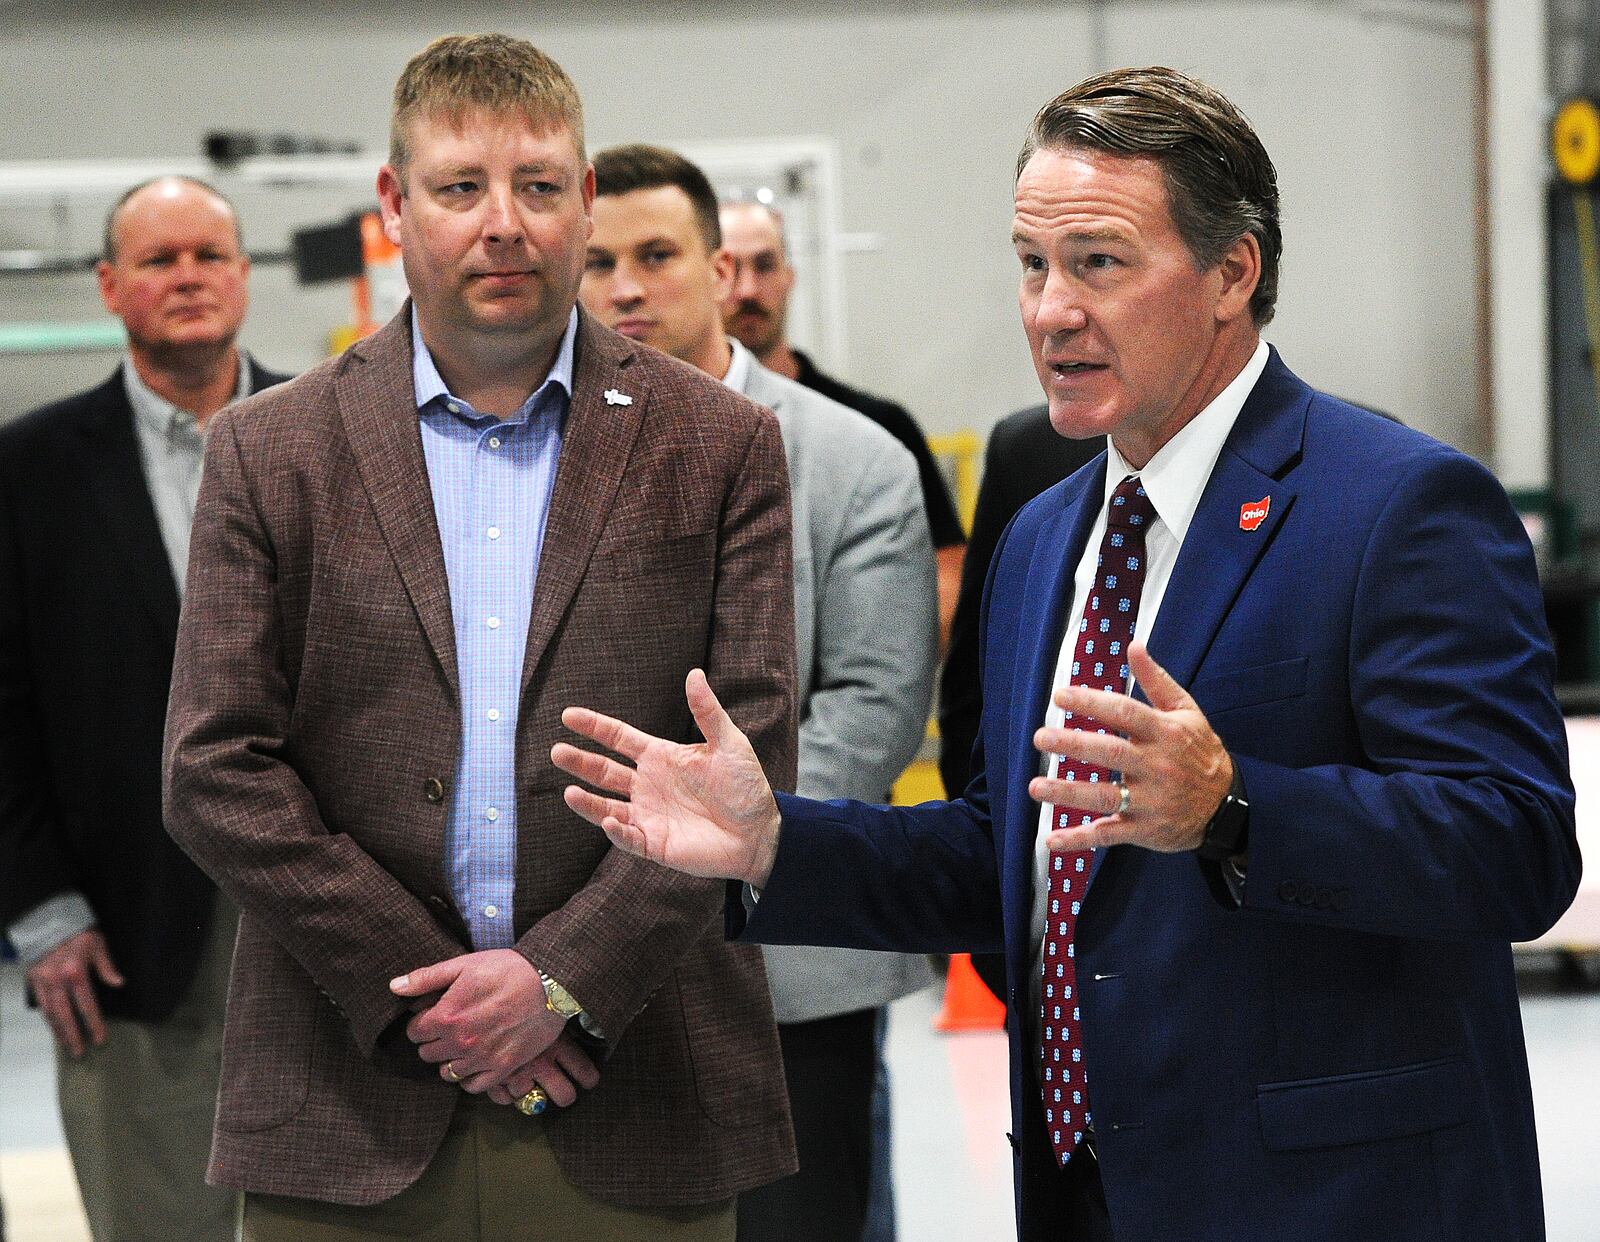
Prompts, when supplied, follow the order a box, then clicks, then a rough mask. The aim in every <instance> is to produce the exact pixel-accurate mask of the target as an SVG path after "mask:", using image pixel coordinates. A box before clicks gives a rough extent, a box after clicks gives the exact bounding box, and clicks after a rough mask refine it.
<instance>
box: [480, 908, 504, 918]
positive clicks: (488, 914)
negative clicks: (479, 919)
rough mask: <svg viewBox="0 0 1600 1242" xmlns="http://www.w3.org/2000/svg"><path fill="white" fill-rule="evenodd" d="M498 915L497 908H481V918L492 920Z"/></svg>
mask: <svg viewBox="0 0 1600 1242" xmlns="http://www.w3.org/2000/svg"><path fill="white" fill-rule="evenodd" d="M499 913H500V907H498V906H485V907H484V908H483V917H484V918H486V919H492V918H494V916H495V915H497V914H499Z"/></svg>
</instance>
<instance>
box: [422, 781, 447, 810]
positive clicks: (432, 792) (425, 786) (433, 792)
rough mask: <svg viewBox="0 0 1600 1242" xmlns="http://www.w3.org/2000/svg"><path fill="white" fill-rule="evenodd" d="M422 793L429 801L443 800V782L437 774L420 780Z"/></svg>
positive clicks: (438, 801)
mask: <svg viewBox="0 0 1600 1242" xmlns="http://www.w3.org/2000/svg"><path fill="white" fill-rule="evenodd" d="M422 795H423V797H425V798H427V800H428V801H429V802H432V803H435V804H437V803H440V802H443V801H444V782H443V781H442V780H440V779H439V778H438V777H437V776H430V777H429V778H428V779H427V780H425V781H423V782H422Z"/></svg>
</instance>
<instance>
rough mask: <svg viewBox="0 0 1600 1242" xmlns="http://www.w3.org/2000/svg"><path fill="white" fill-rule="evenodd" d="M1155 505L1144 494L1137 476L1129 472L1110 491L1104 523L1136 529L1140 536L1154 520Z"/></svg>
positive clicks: (1142, 486)
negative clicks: (1113, 489)
mask: <svg viewBox="0 0 1600 1242" xmlns="http://www.w3.org/2000/svg"><path fill="white" fill-rule="evenodd" d="M1155 516H1156V507H1155V506H1154V505H1153V504H1151V503H1150V497H1149V496H1147V495H1145V491H1144V484H1142V483H1140V482H1139V476H1138V475H1136V474H1130V475H1129V476H1128V477H1127V478H1125V479H1123V480H1122V482H1121V483H1118V484H1117V490H1116V491H1114V492H1112V493H1111V503H1110V504H1109V505H1108V506H1107V507H1106V525H1108V526H1111V527H1114V528H1116V529H1117V530H1137V531H1138V532H1139V534H1140V536H1141V537H1142V536H1143V535H1144V533H1145V531H1147V530H1148V529H1149V528H1150V523H1151V522H1153V521H1154V520H1155Z"/></svg>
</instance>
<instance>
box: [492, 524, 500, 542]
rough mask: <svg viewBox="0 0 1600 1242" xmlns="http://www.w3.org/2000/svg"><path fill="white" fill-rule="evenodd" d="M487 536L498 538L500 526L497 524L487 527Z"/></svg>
mask: <svg viewBox="0 0 1600 1242" xmlns="http://www.w3.org/2000/svg"><path fill="white" fill-rule="evenodd" d="M489 538H491V539H498V538H500V528H499V527H498V526H491V527H490V528H489Z"/></svg>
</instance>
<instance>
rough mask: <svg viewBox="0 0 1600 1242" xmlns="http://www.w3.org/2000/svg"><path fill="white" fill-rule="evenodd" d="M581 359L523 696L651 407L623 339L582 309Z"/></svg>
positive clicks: (531, 624) (542, 560) (536, 592)
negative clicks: (608, 396) (623, 400)
mask: <svg viewBox="0 0 1600 1242" xmlns="http://www.w3.org/2000/svg"><path fill="white" fill-rule="evenodd" d="M576 353H577V357H576V359H575V361H574V364H573V374H572V390H573V391H572V402H571V404H570V406H569V407H568V409H567V425H566V430H565V431H564V433H563V434H562V437H561V457H560V460H559V461H558V462H557V464H556V481H555V488H554V490H553V491H552V492H551V495H550V511H549V516H548V517H547V519H546V521H545V534H544V546H543V548H542V549H541V550H540V553H539V577H538V580H537V581H536V582H535V584H534V589H533V614H532V616H531V617H530V618H529V621H528V645H527V648H526V650H525V651H524V652H523V656H522V693H524V694H526V693H527V690H528V685H529V683H530V682H531V681H532V679H533V674H534V671H535V669H537V668H538V666H539V662H540V661H541V660H542V659H543V658H544V653H545V649H546V648H547V647H548V646H549V645H550V639H551V638H552V637H553V636H554V634H555V632H556V627H557V625H558V624H559V623H560V621H561V618H562V616H563V615H564V614H565V613H566V611H567V608H568V607H569V606H570V605H571V603H572V597H573V595H575V594H576V593H577V590H578V584H579V583H580V582H582V581H583V575H584V573H585V572H586V571H587V570H588V567H589V558H590V557H591V556H592V555H593V553H594V547H595V543H596V542H597V541H598V540H599V538H600V532H601V530H603V529H604V528H605V524H606V517H607V515H609V514H610V512H611V509H612V502H613V500H614V499H615V497H616V494H617V490H618V488H620V487H621V485H622V476H623V472H624V469H625V467H626V466H627V464H628V457H629V455H630V454H631V453H632V452H633V444H634V441H635V440H636V439H637V438H638V435H639V429H640V427H641V426H642V425H643V423H644V416H645V410H646V408H647V407H648V406H649V404H650V394H649V390H648V389H647V388H645V387H644V386H643V379H642V377H640V376H639V373H638V371H637V370H635V369H630V364H631V363H632V361H633V358H634V351H633V349H632V348H631V347H630V346H628V345H627V344H626V342H624V341H623V340H622V338H621V337H618V336H615V335H613V334H612V333H609V332H604V331H602V330H601V329H600V328H599V327H598V326H597V325H596V324H595V322H594V321H593V320H592V319H590V318H589V316H588V315H587V314H586V313H585V312H584V311H583V310H581V309H580V310H579V312H578V339H577V350H576ZM607 392H611V393H612V394H613V398H614V399H615V397H616V396H617V395H618V394H620V395H621V396H624V397H631V398H632V400H631V402H628V403H613V402H608V401H607V400H606V399H605V394H606V393H607Z"/></svg>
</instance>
